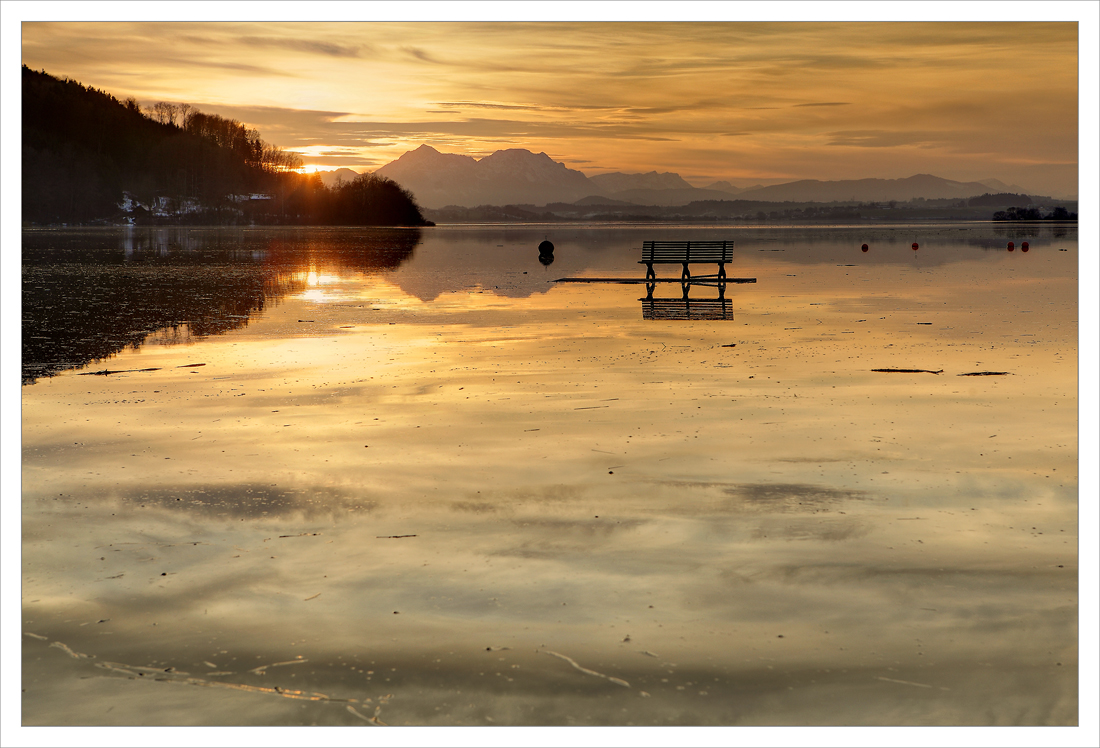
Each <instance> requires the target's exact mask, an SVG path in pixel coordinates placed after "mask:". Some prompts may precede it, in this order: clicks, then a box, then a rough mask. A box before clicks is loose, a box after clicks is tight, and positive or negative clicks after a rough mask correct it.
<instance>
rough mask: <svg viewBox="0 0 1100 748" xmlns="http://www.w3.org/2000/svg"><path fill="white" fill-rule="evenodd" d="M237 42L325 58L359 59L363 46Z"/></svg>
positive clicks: (267, 39) (273, 39)
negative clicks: (323, 56)
mask: <svg viewBox="0 0 1100 748" xmlns="http://www.w3.org/2000/svg"><path fill="white" fill-rule="evenodd" d="M237 41H238V42H240V43H241V44H246V45H248V46H251V47H274V48H282V49H289V50H293V51H295V52H307V53H310V54H318V55H325V56H327V57H352V58H354V57H359V56H360V54H359V53H360V50H361V49H363V48H364V45H354V46H348V45H343V44H335V43H332V42H322V41H313V40H311V39H285V38H282V37H277V36H242V37H238V39H237ZM368 49H369V48H368Z"/></svg>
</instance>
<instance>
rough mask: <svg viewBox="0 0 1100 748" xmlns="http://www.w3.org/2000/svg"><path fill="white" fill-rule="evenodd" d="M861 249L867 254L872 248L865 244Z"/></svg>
mask: <svg viewBox="0 0 1100 748" xmlns="http://www.w3.org/2000/svg"><path fill="white" fill-rule="evenodd" d="M860 249H862V250H863V251H864V252H866V251H867V250H868V249H870V247H868V246H867V245H866V244H864V245H863V246H862V247H860Z"/></svg>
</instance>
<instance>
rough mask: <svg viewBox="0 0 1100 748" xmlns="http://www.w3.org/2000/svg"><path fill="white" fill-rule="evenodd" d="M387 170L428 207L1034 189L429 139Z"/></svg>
mask: <svg viewBox="0 0 1100 748" xmlns="http://www.w3.org/2000/svg"><path fill="white" fill-rule="evenodd" d="M375 173H376V174H378V175H379V176H384V177H388V178H390V179H392V180H393V181H395V182H397V183H398V184H400V185H401V186H402V187H404V188H406V189H408V190H410V191H411V192H412V193H413V194H414V195H415V196H416V199H417V201H418V202H419V204H420V205H421V206H423V207H425V208H443V207H446V206H461V207H467V208H472V207H477V206H479V205H546V204H549V203H577V202H580V204H582V205H583V204H588V205H597V204H598V205H607V204H611V205H614V204H621V203H626V204H633V205H656V206H679V205H686V204H688V203H691V202H694V201H698V200H730V199H732V196H734V195H736V196H737V199H738V200H761V201H769V202H787V201H790V202H821V203H830V202H846V201H858V202H888V201H890V200H896V201H898V202H907V201H909V200H913V199H916V198H924V199H926V200H934V199H944V198H948V199H960V198H967V197H973V196H976V195H982V194H986V193H989V192H1014V193H1024V192H1026V191H1025V190H1024V189H1023V188H1022V187H1019V186H1017V185H1010V184H1005V183H1004V182H1001V181H999V180H996V179H985V180H981V181H976V182H959V181H955V180H952V179H944V178H942V177H937V176H933V175H931V174H916V175H914V176H911V177H906V178H904V179H843V180H837V181H821V180H816V179H801V180H797V181H793V182H787V183H784V184H772V185H767V186H764V185H759V184H756V185H752V186H748V187H736V186H734V185H732V184H730V183H729V182H726V181H719V182H714V183H712V184H710V185H707V186H706V187H694V186H692V185H691V184H689V183H688V182H687V181H686V180H685V179H683V178H682V177H681V176H680V175H679V174H675V173H672V172H661V173H658V172H656V171H651V172H648V173H637V174H624V173H622V172H612V173H606V174H596V175H594V176H591V177H589V176H587V175H585V174H584V173H583V172H581V171H577V170H576V169H570V168H568V167H567V166H566V165H565V164H562V163H560V162H557V161H554V160H553V159H552V158H550V157H549V156H548V155H546V154H545V153H532V152H531V151H528V150H525V149H522V148H509V149H505V150H499V151H496V152H495V153H493V154H491V155H488V156H485V157H484V158H481V159H475V158H473V157H472V156H464V155H459V154H454V153H441V152H439V151H437V150H436V149H435V148H432V147H431V146H429V145H422V146H420V147H419V148H417V149H416V150H413V151H408V152H406V153H405V154H403V155H402V156H401V157H400V158H398V159H397V160H395V161H391V162H390V163H388V164H386V165H385V166H383V167H381V168H379V169H378V170H377V171H376V172H375ZM337 176H340V177H342V178H343V179H345V180H349V179H353V178H354V176H355V173H354V172H351V170H349V169H340V170H338V171H336V172H328V173H326V174H323V175H322V178H323V179H324V180H325V181H326V183H327V182H329V181H334V180H335V179H336V177H337Z"/></svg>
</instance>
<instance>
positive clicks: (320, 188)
mask: <svg viewBox="0 0 1100 748" xmlns="http://www.w3.org/2000/svg"><path fill="white" fill-rule="evenodd" d="M150 115H152V116H150ZM300 165H301V161H300V159H299V158H298V157H297V155H296V154H293V153H288V152H286V151H283V150H282V149H280V148H277V147H275V146H272V145H271V144H269V143H266V142H264V140H263V139H262V138H261V137H260V134H259V133H258V132H257V131H256V130H254V129H250V128H248V127H247V126H245V125H243V124H241V123H240V122H237V121H236V120H232V119H226V118H224V117H220V116H218V115H215V114H204V113H203V112H200V111H198V110H196V109H194V108H192V107H190V106H188V105H186V104H171V103H166V102H159V103H157V104H156V105H154V106H153V107H152V108H151V109H150V111H149V112H148V113H147V112H143V111H142V109H141V107H140V106H139V105H138V102H137V101H135V100H133V99H129V100H127V101H125V102H122V101H119V100H118V99H116V98H115V97H114V96H112V95H110V94H108V93H106V92H103V91H99V90H97V89H94V88H89V87H86V86H83V85H81V84H80V83H77V82H76V81H72V80H61V79H58V78H55V77H54V76H51V75H49V74H47V73H45V72H44V71H33V70H31V69H29V68H28V67H26V66H23V171H22V174H23V195H22V197H23V211H22V216H23V221H24V223H25V224H39V225H45V224H59V223H69V224H90V223H121V222H126V223H129V222H134V223H173V224H175V223H191V224H236V223H263V224H279V223H286V224H343V225H370V226H423V225H425V223H426V222H425V221H424V218H423V216H422V215H421V212H420V209H419V207H418V206H417V204H416V201H415V199H414V198H413V196H412V194H411V193H409V192H408V191H407V190H405V189H403V188H402V187H401V186H400V185H398V184H397V183H395V182H393V181H392V180H389V179H386V178H385V177H376V176H374V175H369V174H368V175H362V176H360V177H359V178H357V179H355V180H353V181H351V182H348V183H344V184H341V185H337V186H336V187H334V188H332V189H330V188H327V187H325V185H324V184H323V183H322V182H321V179H320V178H319V177H318V176H317V175H315V174H314V175H306V174H300V173H298V172H297V171H296V169H297V168H298V167H300Z"/></svg>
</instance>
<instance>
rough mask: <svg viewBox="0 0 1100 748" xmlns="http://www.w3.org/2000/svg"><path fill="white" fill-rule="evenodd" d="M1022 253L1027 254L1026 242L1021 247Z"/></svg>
mask: <svg viewBox="0 0 1100 748" xmlns="http://www.w3.org/2000/svg"><path fill="white" fill-rule="evenodd" d="M1020 251H1021V252H1026V251H1027V242H1024V243H1023V244H1021V245H1020Z"/></svg>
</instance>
